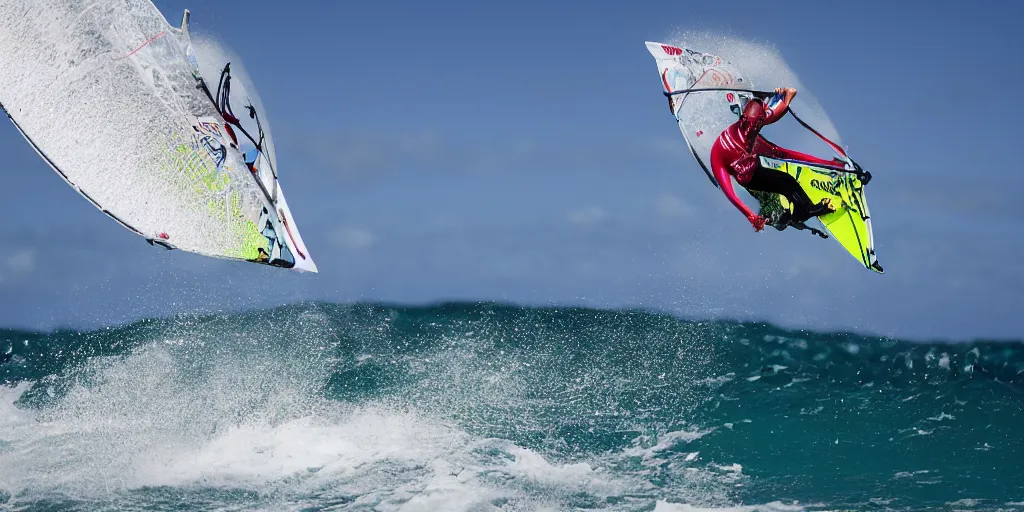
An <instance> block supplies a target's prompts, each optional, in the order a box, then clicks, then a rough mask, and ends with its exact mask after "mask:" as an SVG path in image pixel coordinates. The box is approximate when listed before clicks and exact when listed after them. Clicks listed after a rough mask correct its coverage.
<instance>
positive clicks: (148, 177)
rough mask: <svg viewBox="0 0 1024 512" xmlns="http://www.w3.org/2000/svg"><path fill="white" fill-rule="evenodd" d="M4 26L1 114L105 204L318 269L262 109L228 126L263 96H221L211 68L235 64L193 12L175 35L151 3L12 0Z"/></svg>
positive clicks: (228, 247) (128, 223) (168, 232)
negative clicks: (203, 39)
mask: <svg viewBox="0 0 1024 512" xmlns="http://www.w3.org/2000/svg"><path fill="white" fill-rule="evenodd" d="M0 18H2V19H4V20H6V22H5V26H4V30H3V31H0V69H2V70H3V71H2V72H0V106H2V107H3V110H4V112H5V113H6V114H7V115H8V117H9V118H10V120H11V121H12V122H13V123H14V125H15V126H16V127H17V129H18V130H19V131H20V132H21V134H22V135H23V136H24V137H25V139H26V140H27V141H28V142H29V144H30V145H31V146H32V147H33V148H34V149H35V150H36V151H37V152H38V154H39V155H40V156H41V157H42V158H43V160H44V161H46V163H47V164H49V165H50V167H51V168H53V170H54V171H56V172H57V173H58V174H59V175H60V176H61V177H62V178H63V179H64V180H65V181H66V182H67V183H68V184H69V185H70V186H71V187H72V188H74V189H75V190H76V191H77V192H78V193H80V194H81V195H82V196H83V197H85V198H86V199H87V200H88V201H90V202H91V203H92V204H93V205H94V206H96V207H97V208H99V209H100V210H101V211H103V212H104V213H106V214H107V215H109V216H110V217H111V218H113V219H115V220H116V221H117V222H118V223H120V224H121V225H122V226H124V227H125V228H127V229H129V230H131V231H132V232H134V233H136V234H138V235H140V236H142V237H145V239H146V240H147V241H149V242H150V243H151V244H154V245H159V246H162V247H166V248H169V249H181V250H184V251H188V252H194V253H197V254H202V255H205V256H211V257H217V258H226V259H233V260H242V261H249V262H255V263H262V264H267V265H272V266H277V267H284V268H290V269H295V270H300V271H310V272H316V270H317V268H316V265H315V263H314V262H313V260H312V258H311V257H310V255H309V251H308V250H307V249H306V247H305V245H304V244H303V242H302V238H301V236H300V235H299V231H298V227H297V226H296V223H295V219H294V218H293V217H292V215H291V211H290V210H289V208H288V205H287V203H286V202H285V200H284V194H283V192H281V190H280V185H279V183H278V180H277V175H278V172H277V162H276V158H275V155H274V154H273V145H272V142H271V141H270V140H269V137H266V136H265V135H266V134H262V133H261V132H260V130H259V127H258V126H252V125H257V124H258V123H257V121H256V120H257V119H258V116H260V115H262V112H259V113H258V114H256V113H253V115H252V116H249V112H248V111H247V112H246V113H245V115H243V116H238V118H239V119H238V120H239V121H240V122H239V124H238V125H232V123H231V122H229V120H227V119H226V116H230V115H231V112H232V111H231V110H230V109H227V110H225V108H224V106H225V105H226V104H227V105H231V104H234V103H235V102H236V101H237V102H238V103H242V104H244V105H248V104H249V103H250V102H249V101H247V100H248V98H247V96H251V95H252V94H254V91H253V90H246V88H244V87H243V88H236V89H234V90H231V89H230V88H229V89H228V90H227V94H226V95H225V96H224V98H223V101H220V100H221V99H219V98H216V97H211V96H212V95H211V94H209V93H208V92H207V91H208V88H209V87H208V85H209V83H210V77H209V76H207V75H206V74H205V73H204V71H203V70H202V69H201V68H203V67H204V66H206V67H220V68H221V69H223V68H225V67H226V66H227V63H223V64H222V63H218V62H214V61H213V60H212V59H211V58H209V57H208V56H204V55H203V54H201V53H197V52H195V51H194V50H193V48H192V42H191V36H190V34H189V31H188V20H189V13H188V11H186V12H185V16H184V18H183V20H182V26H181V28H174V27H172V26H170V24H168V23H167V20H166V19H165V18H164V17H163V15H162V14H161V13H160V11H159V10H158V9H157V8H156V7H155V6H154V5H153V4H152V2H151V1H150V0H127V1H117V2H114V1H100V2H89V3H80V2H67V1H66V0H33V1H32V2H24V1H21V0H0ZM220 79H223V76H221V74H220V73H219V72H218V76H216V77H214V78H213V79H212V80H213V84H214V87H216V86H217V85H218V83H217V82H218V80H220ZM204 86H205V87H204ZM239 89H241V90H239ZM235 92H238V94H235ZM236 108H239V107H236ZM243 118H244V119H245V122H242V119H243ZM247 124H248V125H249V126H248V127H246V125H247ZM243 128H244V129H243ZM249 130H252V131H251V132H250V131H249ZM246 134H255V135H253V137H252V139H250V138H249V137H247V136H246ZM245 152H248V153H247V154H248V157H249V162H247V161H246V154H245ZM250 163H251V164H253V165H250Z"/></svg>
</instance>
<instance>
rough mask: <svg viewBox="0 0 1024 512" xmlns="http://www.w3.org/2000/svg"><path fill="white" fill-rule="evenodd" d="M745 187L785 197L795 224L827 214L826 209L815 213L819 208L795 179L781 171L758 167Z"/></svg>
mask: <svg viewBox="0 0 1024 512" xmlns="http://www.w3.org/2000/svg"><path fill="white" fill-rule="evenodd" d="M746 187H747V188H749V189H753V190H761V191H764V192H771V193H774V194H782V195H783V196H785V197H786V199H789V201H790V202H791V203H793V220H795V221H797V222H803V221H805V220H807V219H809V218H811V217H814V216H815V215H820V214H821V213H825V212H827V209H826V210H823V211H822V212H821V213H816V211H818V210H821V207H818V206H815V205H814V204H813V203H811V198H810V197H808V196H807V193H806V192H804V189H802V188H800V184H799V183H797V181H796V178H794V177H792V176H790V175H789V174H786V173H784V172H782V171H775V170H772V169H765V168H764V167H761V166H758V167H757V168H756V169H754V172H753V173H752V174H751V177H750V181H749V182H747V184H746Z"/></svg>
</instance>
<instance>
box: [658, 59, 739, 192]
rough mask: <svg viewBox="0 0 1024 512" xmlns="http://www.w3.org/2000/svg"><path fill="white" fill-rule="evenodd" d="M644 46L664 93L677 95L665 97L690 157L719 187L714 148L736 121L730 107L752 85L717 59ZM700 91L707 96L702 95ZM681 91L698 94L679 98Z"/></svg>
mask: <svg viewBox="0 0 1024 512" xmlns="http://www.w3.org/2000/svg"><path fill="white" fill-rule="evenodd" d="M645 44H646V45H647V50H648V51H649V52H650V53H651V55H652V56H654V59H655V61H656V62H657V64H658V74H659V76H660V77H661V85H662V88H663V89H664V92H666V93H669V94H673V93H674V94H673V95H671V96H668V95H666V97H667V99H668V107H669V111H670V112H672V115H673V116H675V118H676V124H677V125H678V126H679V131H680V132H682V134H683V139H685V140H686V145H687V146H688V147H689V148H690V153H692V154H693V157H694V158H696V159H697V163H699V164H700V166H701V168H702V169H704V173H705V174H707V176H708V179H709V180H711V183H714V184H715V186H716V187H717V186H718V181H717V180H716V179H715V177H714V175H713V174H711V170H710V169H711V166H710V162H711V146H712V145H714V143H715V139H716V138H718V135H719V134H720V133H722V131H723V130H725V129H726V128H728V127H729V125H730V124H732V123H734V122H735V121H736V114H734V113H733V112H732V111H731V110H730V104H731V103H735V102H736V96H737V95H739V94H747V93H746V92H743V90H745V89H752V88H753V85H752V84H751V83H750V82H749V81H748V80H747V79H746V78H744V77H743V75H742V74H741V73H740V70H739V69H737V68H736V66H734V65H732V64H731V63H729V62H728V61H726V60H724V59H722V58H721V57H718V56H716V55H711V54H709V53H702V52H698V51H694V50H691V49H689V48H681V47H678V46H673V45H668V44H663V43H652V42H650V41H648V42H646V43H645ZM700 89H707V92H703V93H701V92H702V91H699V90H700ZM680 91H695V92H683V93H681V94H679V92H680Z"/></svg>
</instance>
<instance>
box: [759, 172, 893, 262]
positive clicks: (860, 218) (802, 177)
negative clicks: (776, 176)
mask: <svg viewBox="0 0 1024 512" xmlns="http://www.w3.org/2000/svg"><path fill="white" fill-rule="evenodd" d="M760 158H761V164H762V165H764V167H766V168H768V169H775V170H778V171H782V172H785V173H787V174H789V175H790V176H793V177H794V178H796V180H797V182H798V183H800V187H801V188H803V189H804V191H805V192H807V195H808V196H810V198H811V201H812V202H813V203H818V202H819V201H821V200H822V199H825V198H829V199H831V200H832V206H833V208H835V211H834V212H832V213H829V214H826V215H822V216H820V217H818V220H819V221H820V222H821V225H822V226H824V228H825V230H826V231H828V233H829V234H831V235H832V238H834V239H835V240H836V241H837V242H839V245H842V246H843V248H845V249H846V250H847V251H848V252H849V253H850V254H851V255H852V256H853V257H854V258H856V259H857V261H860V263H861V264H862V265H864V267H865V268H867V269H869V270H873V271H875V272H878V273H879V274H881V273H882V272H883V270H882V266H881V265H879V264H878V258H877V257H876V256H875V241H874V236H873V235H872V232H871V213H870V212H869V210H868V203H867V199H866V198H865V197H864V184H863V182H861V180H860V178H859V177H858V176H857V175H856V174H854V173H850V172H843V171H840V170H836V169H830V168H828V167H819V166H815V165H811V164H808V163H805V162H797V161H793V160H780V159H775V158H768V157H764V156H762V157H760ZM758 195H759V196H761V197H759V199H761V201H762V211H764V210H765V209H766V207H769V208H770V206H769V205H768V204H766V202H765V201H764V199H763V198H764V195H762V194H758ZM769 195H771V196H773V197H772V199H777V200H778V203H776V204H775V205H772V206H776V207H777V206H781V207H782V208H783V209H785V210H788V211H789V212H790V213H792V205H791V204H790V203H789V201H788V200H787V199H786V198H785V197H782V196H780V195H777V194H769ZM772 202H773V203H774V201H772Z"/></svg>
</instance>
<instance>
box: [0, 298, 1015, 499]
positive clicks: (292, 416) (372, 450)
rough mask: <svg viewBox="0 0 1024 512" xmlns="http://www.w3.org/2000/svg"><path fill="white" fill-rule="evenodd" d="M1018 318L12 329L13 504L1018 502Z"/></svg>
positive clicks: (262, 320)
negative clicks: (891, 327) (1004, 330)
mask: <svg viewBox="0 0 1024 512" xmlns="http://www.w3.org/2000/svg"><path fill="white" fill-rule="evenodd" d="M1022 348H1024V347H1022V345H1021V344H1020V343H1010V342H988V343H984V342H974V343H958V344H929V343H921V342H917V343H912V342H907V341H898V340H890V339H883V338H864V337H860V336H857V335H852V334H822V333H813V332H790V331H785V330H782V329H778V328H775V327H772V326H769V325H764V324H740V323H705V322H692V321H686V320H682V319H678V318H675V317H672V316H668V315H659V314H654V313H645V312H638V311H602V310H593V309H558V308H545V309H532V308H520V307H514V306H504V305H497V304H444V305H437V306H431V307H418V308H398V307H389V306H382V305H369V304H367V305H337V304H328V303H305V304H297V305H293V306H289V307H283V308H277V309H271V310H262V311H253V312H249V313H244V314H224V315H209V316H194V315H189V316H179V317H174V318H167V319H156V320H146V321H140V322H137V323H133V324H130V325H125V326H121V327H117V328H108V329H102V330H96V331H89V332H78V331H70V330H62V331H55V332H47V333H38V332H23V331H10V330H8V331H3V332H2V333H0V353H5V354H7V359H9V361H8V362H7V363H5V364H3V365H0V384H2V385H0V502H2V503H3V504H2V505H0V508H2V509H6V510H200V509H201V510H295V511H299V510H303V511H309V510H396V511H397V510H402V511H412V510H466V511H470V510H472V511H478V510H480V511H482V510H659V511H662V510H666V511H667V510H699V509H727V510H836V509H843V510H924V509H930V510H936V509H938V510H1020V509H1024V505H1022V504H1021V503H1022V502H1024V496H1022V490H1021V488H1020V486H1018V485H1017V484H1015V483H1014V482H1018V481H1020V479H1021V478H1022V477H1024V470H1022V469H1021V465H1020V464H1019V456H1018V455H1017V454H1019V453H1020V451H1019V450H1020V448H1021V442H1020V437H1019V435H1018V434H1017V429H1016V427H1015V426H1016V425H1019V424H1020V422H1021V420H1022V418H1024V414H1022V411H1021V403H1022V402H1021V390H1022V387H1024V376H1022V372H1024V350H1022Z"/></svg>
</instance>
